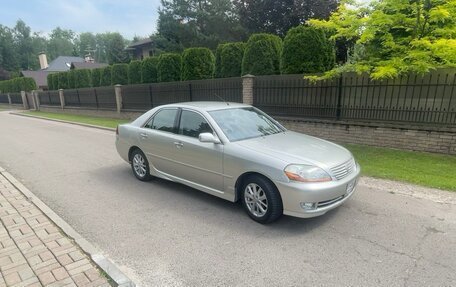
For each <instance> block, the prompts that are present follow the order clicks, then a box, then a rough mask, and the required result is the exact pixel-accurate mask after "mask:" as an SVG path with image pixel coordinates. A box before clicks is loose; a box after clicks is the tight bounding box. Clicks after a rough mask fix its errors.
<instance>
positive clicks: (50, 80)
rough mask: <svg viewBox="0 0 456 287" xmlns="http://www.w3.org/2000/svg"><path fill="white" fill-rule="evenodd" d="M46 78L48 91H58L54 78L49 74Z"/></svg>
mask: <svg viewBox="0 0 456 287" xmlns="http://www.w3.org/2000/svg"><path fill="white" fill-rule="evenodd" d="M46 78H47V86H48V89H49V90H56V88H55V86H54V77H53V76H52V74H48V75H47V77H46Z"/></svg>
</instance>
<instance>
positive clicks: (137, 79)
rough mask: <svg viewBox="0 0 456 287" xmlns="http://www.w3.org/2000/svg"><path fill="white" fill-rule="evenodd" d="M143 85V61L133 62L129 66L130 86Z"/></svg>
mask: <svg viewBox="0 0 456 287" xmlns="http://www.w3.org/2000/svg"><path fill="white" fill-rule="evenodd" d="M140 83H141V61H131V62H130V64H128V84H130V85H132V84H140Z"/></svg>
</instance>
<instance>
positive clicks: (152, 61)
mask: <svg viewBox="0 0 456 287" xmlns="http://www.w3.org/2000/svg"><path fill="white" fill-rule="evenodd" d="M157 66H158V57H148V58H145V59H144V60H142V61H141V81H142V83H156V82H158V75H157Z"/></svg>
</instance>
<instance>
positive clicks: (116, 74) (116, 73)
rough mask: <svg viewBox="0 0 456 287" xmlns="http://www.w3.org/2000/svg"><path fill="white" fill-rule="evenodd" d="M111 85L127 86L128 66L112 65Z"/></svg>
mask: <svg viewBox="0 0 456 287" xmlns="http://www.w3.org/2000/svg"><path fill="white" fill-rule="evenodd" d="M111 74H112V76H111V83H112V84H113V85H126V84H128V64H114V65H112V72H111Z"/></svg>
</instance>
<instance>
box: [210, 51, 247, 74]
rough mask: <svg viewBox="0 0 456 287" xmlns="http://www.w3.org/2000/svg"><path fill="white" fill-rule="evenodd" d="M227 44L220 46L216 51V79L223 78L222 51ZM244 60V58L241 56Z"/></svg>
mask: <svg viewBox="0 0 456 287" xmlns="http://www.w3.org/2000/svg"><path fill="white" fill-rule="evenodd" d="M224 46H225V44H219V45H218V46H217V49H216V50H215V74H214V77H215V78H221V77H222V67H221V66H222V59H221V57H222V50H223V47H224ZM241 60H242V56H241Z"/></svg>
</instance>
